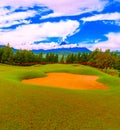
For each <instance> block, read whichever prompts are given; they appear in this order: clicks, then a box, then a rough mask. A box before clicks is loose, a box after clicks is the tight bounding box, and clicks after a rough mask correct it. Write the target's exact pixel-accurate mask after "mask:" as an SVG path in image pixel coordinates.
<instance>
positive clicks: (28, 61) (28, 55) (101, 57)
mask: <svg viewBox="0 0 120 130" xmlns="http://www.w3.org/2000/svg"><path fill="white" fill-rule="evenodd" d="M0 63H4V64H11V65H21V66H28V65H35V64H53V63H61V64H72V63H78V64H83V65H89V66H92V67H96V68H100V69H108V68H110V69H111V68H114V69H117V70H120V54H119V53H118V52H117V51H116V52H111V51H110V50H109V49H108V50H105V51H102V50H101V49H98V48H97V49H95V50H94V51H91V52H90V53H86V52H84V53H81V52H78V53H70V54H67V55H59V54H54V53H52V52H50V53H47V54H43V53H42V52H41V53H39V54H35V53H33V52H32V51H30V50H16V52H14V51H13V49H12V48H11V47H10V45H9V44H8V45H7V46H4V47H1V48H0Z"/></svg>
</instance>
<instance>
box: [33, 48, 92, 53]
mask: <svg viewBox="0 0 120 130" xmlns="http://www.w3.org/2000/svg"><path fill="white" fill-rule="evenodd" d="M32 52H34V53H40V52H43V53H50V52H54V53H58V54H68V53H77V52H81V53H83V52H87V53H89V52H91V51H90V50H89V49H87V48H86V47H73V48H56V49H49V50H43V49H39V50H32Z"/></svg>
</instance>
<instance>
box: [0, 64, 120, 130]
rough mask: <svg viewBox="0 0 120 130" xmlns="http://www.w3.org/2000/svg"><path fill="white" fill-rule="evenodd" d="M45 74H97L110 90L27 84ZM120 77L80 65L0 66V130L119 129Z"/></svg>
mask: <svg viewBox="0 0 120 130" xmlns="http://www.w3.org/2000/svg"><path fill="white" fill-rule="evenodd" d="M45 72H69V73H78V74H88V75H97V76H99V77H100V78H99V79H98V81H100V82H102V83H104V84H105V85H107V86H109V87H110V90H70V89H61V88H51V87H49V86H47V87H43V86H39V85H29V84H24V83H22V82H21V80H22V79H24V78H25V79H27V78H34V77H41V76H45V75H46V74H45ZM119 129H120V78H118V77H117V76H110V75H108V74H105V73H103V72H101V71H99V70H97V69H95V68H91V67H87V66H80V65H77V66H76V65H60V64H51V65H36V66H31V67H18V66H9V65H3V64H0V130H119Z"/></svg>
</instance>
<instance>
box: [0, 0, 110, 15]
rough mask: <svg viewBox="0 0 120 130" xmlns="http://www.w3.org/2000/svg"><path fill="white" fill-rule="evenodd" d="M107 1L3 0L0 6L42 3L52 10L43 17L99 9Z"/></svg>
mask: <svg viewBox="0 0 120 130" xmlns="http://www.w3.org/2000/svg"><path fill="white" fill-rule="evenodd" d="M107 3H108V1H107V0H104V1H102V0H89V1H88V0H86V1H83V0H79V1H78V0H52V1H51V0H30V1H29V2H28V0H4V1H0V5H1V6H6V5H10V6H13V7H15V8H18V7H30V6H31V7H32V6H34V5H43V6H46V7H48V8H49V9H50V10H53V13H52V14H50V15H48V16H45V17H55V16H67V15H75V14H81V13H85V12H90V11H101V10H103V9H104V7H105V5H106V4H107Z"/></svg>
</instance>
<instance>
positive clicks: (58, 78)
mask: <svg viewBox="0 0 120 130" xmlns="http://www.w3.org/2000/svg"><path fill="white" fill-rule="evenodd" d="M98 78H99V77H98V76H91V75H80V74H70V73H47V76H46V77H41V78H35V79H27V80H23V81H22V82H25V83H29V84H38V85H43V86H51V87H58V88H68V89H78V90H107V89H109V88H108V87H107V86H105V85H104V84H102V83H99V82H97V81H96V80H97V79H98Z"/></svg>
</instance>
